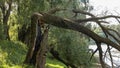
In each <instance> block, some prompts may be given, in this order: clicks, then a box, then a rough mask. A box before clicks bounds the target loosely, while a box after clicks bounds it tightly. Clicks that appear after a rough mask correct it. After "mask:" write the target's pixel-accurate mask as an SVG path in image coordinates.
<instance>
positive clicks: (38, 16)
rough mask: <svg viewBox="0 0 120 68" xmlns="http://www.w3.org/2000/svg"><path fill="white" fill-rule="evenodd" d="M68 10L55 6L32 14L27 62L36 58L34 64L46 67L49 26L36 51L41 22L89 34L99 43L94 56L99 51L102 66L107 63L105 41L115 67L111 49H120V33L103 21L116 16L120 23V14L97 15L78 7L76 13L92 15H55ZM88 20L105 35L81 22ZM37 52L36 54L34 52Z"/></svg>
mask: <svg viewBox="0 0 120 68" xmlns="http://www.w3.org/2000/svg"><path fill="white" fill-rule="evenodd" d="M61 10H62V11H67V9H60V8H55V9H52V10H50V11H49V12H46V13H45V12H38V13H34V14H33V15H32V16H31V26H30V28H31V29H30V34H31V35H30V45H31V47H30V48H29V50H28V54H27V56H26V60H25V63H31V62H32V60H35V63H34V65H36V66H37V68H44V67H45V56H46V55H45V53H46V48H47V46H46V45H47V44H46V41H47V36H48V28H46V29H45V30H44V31H43V37H42V41H40V44H39V45H40V47H39V49H38V50H37V52H34V51H35V50H36V48H35V47H36V45H35V44H36V42H35V41H36V35H37V34H36V31H35V30H36V26H37V25H36V24H37V23H39V24H40V25H41V23H45V24H48V25H53V26H56V27H59V28H64V29H69V30H74V31H78V32H81V33H83V34H85V35H87V36H89V37H90V38H91V39H93V40H94V41H95V43H96V45H97V49H96V50H95V51H94V52H93V54H92V56H93V55H94V54H95V53H96V52H97V51H99V60H100V63H101V66H102V68H106V64H105V62H104V60H103V52H102V51H103V50H102V48H101V44H102V43H104V44H106V45H107V46H108V49H107V51H108V52H109V56H110V59H111V64H112V67H114V65H113V63H114V62H113V61H112V55H111V51H110V47H113V48H115V49H117V50H118V51H120V39H119V38H120V34H119V32H117V31H115V30H113V29H111V28H107V27H105V26H104V25H102V23H107V24H109V23H110V22H106V21H103V19H104V20H105V19H108V18H114V19H116V20H117V21H118V23H120V21H119V18H120V16H115V15H108V16H103V17H97V16H95V15H93V14H91V13H89V12H86V11H82V10H77V9H73V10H71V11H72V12H73V13H74V14H75V15H77V14H84V15H88V16H90V18H86V19H68V18H61V17H59V16H56V15H54V14H55V13H56V12H58V11H61ZM87 22H94V23H96V24H98V25H99V27H100V28H101V30H102V31H103V33H104V34H105V37H101V36H99V35H98V34H96V33H95V32H94V31H92V30H90V29H88V28H87V27H85V26H83V25H81V23H87ZM110 31H112V32H114V33H115V34H116V35H117V37H116V36H114V35H113V33H111V32H110ZM109 36H110V37H112V38H113V39H114V40H115V41H116V42H113V41H112V40H111V39H110V38H109ZM34 53H36V54H34ZM33 56H36V57H35V59H32V57H33Z"/></svg>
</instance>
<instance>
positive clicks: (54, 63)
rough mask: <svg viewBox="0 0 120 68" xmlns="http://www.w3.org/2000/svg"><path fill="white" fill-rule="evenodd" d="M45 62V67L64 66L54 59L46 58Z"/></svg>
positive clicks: (57, 67) (59, 67) (55, 67)
mask: <svg viewBox="0 0 120 68" xmlns="http://www.w3.org/2000/svg"><path fill="white" fill-rule="evenodd" d="M46 62H47V63H46V68H65V67H66V66H65V65H64V64H63V63H61V62H59V61H57V60H55V59H49V58H47V61H46Z"/></svg>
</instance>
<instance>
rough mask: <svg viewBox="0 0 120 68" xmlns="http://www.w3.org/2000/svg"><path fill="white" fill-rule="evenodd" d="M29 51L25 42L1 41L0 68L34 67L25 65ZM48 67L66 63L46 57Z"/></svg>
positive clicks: (54, 67) (55, 67) (62, 67)
mask: <svg viewBox="0 0 120 68" xmlns="http://www.w3.org/2000/svg"><path fill="white" fill-rule="evenodd" d="M26 53H27V47H26V45H25V44H23V43H21V42H18V41H14V42H12V41H6V40H2V41H0V68H34V67H32V66H28V65H24V67H22V65H23V61H24V59H25V56H26ZM46 60H47V61H46V68H64V67H65V65H64V64H62V63H61V62H59V61H57V60H55V59H49V58H47V59H46Z"/></svg>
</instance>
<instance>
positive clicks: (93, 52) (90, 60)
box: [90, 48, 98, 61]
mask: <svg viewBox="0 0 120 68" xmlns="http://www.w3.org/2000/svg"><path fill="white" fill-rule="evenodd" d="M97 51H98V48H97V49H96V50H95V51H94V52H93V53H92V55H91V57H90V61H91V59H92V58H93V56H94V54H95V53H96V52H97Z"/></svg>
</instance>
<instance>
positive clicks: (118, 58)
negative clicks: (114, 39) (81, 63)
mask: <svg viewBox="0 0 120 68" xmlns="http://www.w3.org/2000/svg"><path fill="white" fill-rule="evenodd" d="M101 46H102V50H103V52H104V53H105V52H106V49H107V46H106V45H104V44H103V45H101ZM110 48H111V47H110ZM89 49H92V50H93V51H95V50H96V49H97V46H96V45H89ZM111 54H112V57H113V62H114V66H115V68H120V52H119V51H118V50H116V49H115V48H111ZM98 55H99V52H98V51H97V52H96V54H95V56H98ZM105 63H106V64H108V65H109V66H112V65H111V61H110V57H109V54H108V53H106V57H105Z"/></svg>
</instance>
